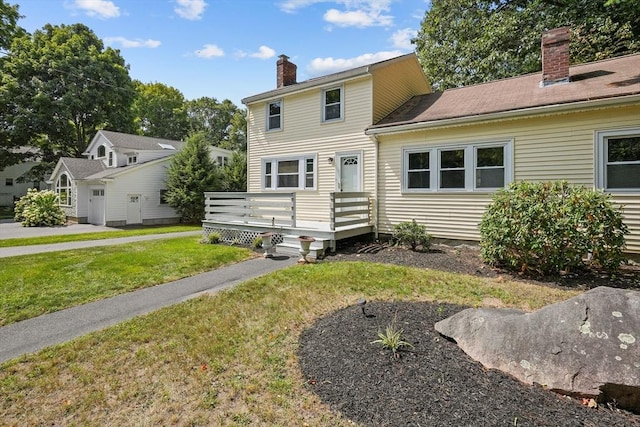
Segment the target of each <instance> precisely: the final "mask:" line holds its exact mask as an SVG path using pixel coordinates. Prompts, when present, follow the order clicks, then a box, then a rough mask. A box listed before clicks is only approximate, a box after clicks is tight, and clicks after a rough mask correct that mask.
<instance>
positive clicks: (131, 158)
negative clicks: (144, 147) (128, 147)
mask: <svg viewBox="0 0 640 427" xmlns="http://www.w3.org/2000/svg"><path fill="white" fill-rule="evenodd" d="M127 162H128V164H130V165H133V164H136V163H138V156H129V157H128V158H127Z"/></svg>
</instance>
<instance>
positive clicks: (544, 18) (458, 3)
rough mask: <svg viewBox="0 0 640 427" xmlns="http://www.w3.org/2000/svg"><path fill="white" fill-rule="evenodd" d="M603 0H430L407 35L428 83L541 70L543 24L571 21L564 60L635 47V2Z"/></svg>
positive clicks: (638, 35)
mask: <svg viewBox="0 0 640 427" xmlns="http://www.w3.org/2000/svg"><path fill="white" fill-rule="evenodd" d="M634 3H635V2H628V1H626V0H610V1H609V2H608V5H605V2H604V1H602V0H562V1H559V0H433V1H432V5H431V9H430V10H428V11H427V13H426V14H425V17H424V19H423V21H422V26H421V29H420V31H419V33H418V36H417V37H416V39H415V40H414V42H415V44H416V50H417V53H418V56H419V58H420V62H421V63H422V65H423V67H424V69H425V72H426V74H427V75H428V76H429V78H430V79H431V81H432V85H433V86H434V88H435V89H439V90H443V89H446V88H450V87H457V86H463V85H468V84H474V83H481V82H486V81H490V80H495V79H499V78H505V77H511V76H514V75H519V74H525V73H529V72H536V71H539V70H540V69H541V60H540V58H541V54H540V38H541V35H542V33H543V32H544V31H546V30H549V29H552V28H554V27H559V26H564V25H567V26H570V27H571V30H572V39H571V61H572V63H580V62H587V61H593V60H599V59H603V58H608V57H613V56H618V55H623V54H627V53H632V52H638V51H640V8H638V7H637V4H634Z"/></svg>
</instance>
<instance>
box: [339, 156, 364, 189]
mask: <svg viewBox="0 0 640 427" xmlns="http://www.w3.org/2000/svg"><path fill="white" fill-rule="evenodd" d="M336 157H337V159H338V171H337V172H338V182H337V184H338V185H337V190H338V191H342V192H357V191H362V189H361V184H360V181H361V178H360V176H361V168H362V156H361V155H360V153H349V154H339V155H337V156H336Z"/></svg>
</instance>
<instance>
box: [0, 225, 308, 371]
mask: <svg viewBox="0 0 640 427" xmlns="http://www.w3.org/2000/svg"><path fill="white" fill-rule="evenodd" d="M0 225H5V224H0ZM0 231H1V227H0ZM189 233H190V234H198V233H200V232H199V231H196V232H184V233H168V234H160V235H150V236H137V237H140V238H144V239H138V240H149V239H152V238H170V237H177V236H179V235H186V234H189ZM0 236H2V233H0ZM0 238H6V237H0ZM130 239H133V238H129V237H127V238H122V239H107V240H93V241H86V242H69V243H60V244H56V245H37V246H25V247H15V248H0V249H1V250H0V256H16V255H23V254H25V253H37V252H44V251H47V252H48V251H49V250H51V251H58V250H66V249H76V248H79V247H91V246H103V245H108V244H120V243H127V240H128V241H138V240H130ZM79 243H81V244H84V246H75V245H76V244H79ZM54 247H55V248H54ZM28 248H31V249H28ZM5 249H7V250H11V252H12V254H9V255H7V253H9V251H7V252H5V251H4V250H5ZM23 250H24V251H27V250H31V252H22V251H23ZM296 262H297V257H294V256H289V255H286V254H284V255H283V254H278V255H277V256H275V257H274V258H270V259H265V258H255V259H251V260H248V261H243V262H240V263H237V264H233V265H229V266H227V267H222V268H219V269H217V270H213V271H209V272H207V273H203V274H198V275H196V276H191V277H187V278H185V279H180V280H176V281H174V282H169V283H165V284H162V285H157V286H154V287H150V288H145V289H140V290H138V291H134V292H130V293H126V294H122V295H118V296H115V297H112V298H107V299H104V300H100V301H96V302H92V303H89V304H84V305H81V306H77V307H72V308H69V309H66V310H61V311H57V312H55V313H51V314H45V315H43V316H39V317H36V318H33V319H28V320H24V321H22V322H18V323H13V324H10V325H8V326H4V327H1V328H0V363H1V362H4V361H7V360H9V359H13V358H16V357H19V356H21V355H23V354H27V353H32V352H36V351H38V350H41V349H43V348H45V347H48V346H51V345H55V344H60V343H63V342H66V341H69V340H72V339H73V338H76V337H79V336H81V335H84V334H87V333H89V332H93V331H97V330H100V329H104V328H106V327H108V326H111V325H114V324H116V323H119V322H122V321H124V320H128V319H131V318H133V317H135V316H139V315H141V314H146V313H150V312H152V311H154V310H157V309H159V308H162V307H167V306H170V305H173V304H177V303H180V302H182V301H186V300H188V299H191V298H194V297H197V296H199V295H202V294H203V293H207V292H217V291H219V290H221V289H226V288H229V287H232V286H235V285H237V284H238V283H242V282H244V281H246V280H248V279H251V278H254V277H258V276H261V275H264V274H267V273H270V272H272V271H276V270H279V269H282V268H285V267H288V266H291V265H294V264H295V263H296ZM1 265H2V264H1V262H0V268H2V267H1Z"/></svg>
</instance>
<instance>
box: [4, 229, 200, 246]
mask: <svg viewBox="0 0 640 427" xmlns="http://www.w3.org/2000/svg"><path fill="white" fill-rule="evenodd" d="M197 230H202V226H200V225H170V226H158V227H144V228H132V229H128V230H114V231H99V232H95V233H79V234H64V235H60V236H41V237H25V238H17V239H4V240H0V248H6V247H10V246H32V245H48V244H52V243H64V242H78V241H82V240H102V239H114V238H117V237H130V236H144V235H148V234H166V233H177V232H181V231H197Z"/></svg>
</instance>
